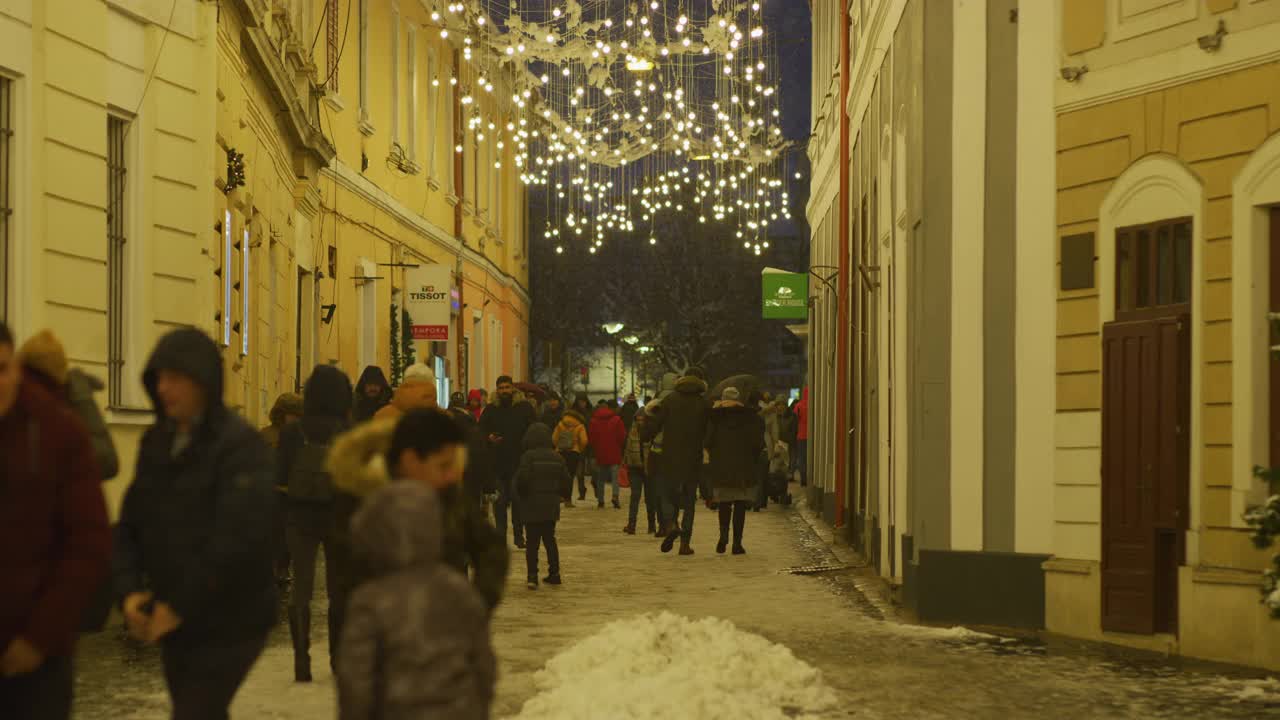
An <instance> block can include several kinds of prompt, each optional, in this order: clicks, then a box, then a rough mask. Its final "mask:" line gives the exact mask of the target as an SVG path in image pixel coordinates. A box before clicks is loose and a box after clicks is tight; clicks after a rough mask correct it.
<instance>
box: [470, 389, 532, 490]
mask: <svg viewBox="0 0 1280 720" xmlns="http://www.w3.org/2000/svg"><path fill="white" fill-rule="evenodd" d="M493 398H494V399H493V401H492V402H490V403H489V406H488V407H487V408H485V411H484V415H481V416H480V431H481V432H482V433H483V434H484V436H485V437H486V438H488V437H489V436H490V435H496V436H497V437H498V439H497V440H496V441H494V442H492V443H491V445H490V446H491V447H492V448H493V457H494V465H495V469H496V470H497V473H498V482H499V483H500V484H501V483H509V482H510V481H511V476H512V475H514V474H515V472H516V468H517V467H519V465H520V456H521V455H522V454H523V451H522V450H521V449H520V444H521V443H522V442H523V441H524V434H525V432H527V431H528V430H529V426H530V425H532V424H533V406H532V405H530V404H529V401H528V400H525V399H524V397H523V396H522V395H520V394H519V393H517V394H516V396H515V397H514V398H512V401H511V404H510V405H504V404H503V403H502V401H501V400H499V399H498V394H497V393H494V395H493Z"/></svg>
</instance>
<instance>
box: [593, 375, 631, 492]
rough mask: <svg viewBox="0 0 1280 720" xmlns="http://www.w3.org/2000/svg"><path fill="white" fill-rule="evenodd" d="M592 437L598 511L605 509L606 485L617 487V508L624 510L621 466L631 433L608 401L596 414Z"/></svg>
mask: <svg viewBox="0 0 1280 720" xmlns="http://www.w3.org/2000/svg"><path fill="white" fill-rule="evenodd" d="M589 434H590V436H591V449H592V452H593V453H595V460H596V471H595V472H594V473H593V474H592V475H591V479H592V480H593V481H594V483H595V487H596V507H604V486H605V483H613V507H614V508H617V509H621V508H622V502H621V499H620V498H621V495H620V493H621V489H620V488H619V487H618V466H619V465H621V464H622V449H623V446H624V445H625V444H626V442H627V429H626V427H624V426H623V424H622V418H620V417H618V414H617V413H615V412H614V411H613V407H611V405H610V403H609V401H608V400H601V401H600V404H599V405H598V406H597V407H596V412H595V414H594V415H592V416H591V430H590V432H589Z"/></svg>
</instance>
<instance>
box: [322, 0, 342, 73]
mask: <svg viewBox="0 0 1280 720" xmlns="http://www.w3.org/2000/svg"><path fill="white" fill-rule="evenodd" d="M338 22H339V21H338V0H328V9H327V10H326V11H325V61H326V63H325V67H326V68H328V70H329V92H331V93H333V94H334V95H337V94H338Z"/></svg>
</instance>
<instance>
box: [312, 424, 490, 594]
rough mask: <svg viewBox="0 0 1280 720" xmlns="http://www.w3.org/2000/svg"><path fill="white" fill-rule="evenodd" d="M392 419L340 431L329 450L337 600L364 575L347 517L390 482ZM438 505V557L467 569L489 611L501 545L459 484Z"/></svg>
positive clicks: (484, 517) (451, 564) (363, 567)
mask: <svg viewBox="0 0 1280 720" xmlns="http://www.w3.org/2000/svg"><path fill="white" fill-rule="evenodd" d="M394 430H395V423H394V422H390V421H374V422H370V423H365V424H363V425H358V426H356V427H355V428H353V429H351V430H350V431H348V432H345V433H343V434H342V435H340V436H339V437H338V439H337V440H336V441H335V442H334V444H333V447H332V448H331V449H330V450H329V462H328V465H327V467H328V469H329V472H330V473H331V474H332V476H333V486H334V490H335V495H334V522H335V532H334V536H335V541H334V544H335V546H336V551H335V553H334V554H335V556H337V557H338V558H339V562H340V564H341V568H340V571H339V575H340V584H341V586H342V587H340V588H339V590H338V593H337V594H338V596H339V599H340V600H341V599H344V598H346V597H347V596H348V595H349V594H350V592H351V591H352V590H354V589H355V588H356V587H357V586H359V585H360V583H361V582H363V580H364V579H365V578H366V577H368V574H369V569H368V567H367V565H366V564H365V563H364V562H363V561H362V560H361V559H360V558H359V557H356V556H354V555H353V553H352V548H351V536H350V527H351V518H352V517H354V516H355V513H356V510H357V509H359V507H360V503H361V502H362V501H363V500H364V499H365V498H366V497H368V496H370V495H372V494H373V493H375V492H377V491H378V490H380V489H382V488H383V487H385V486H386V485H387V484H389V483H390V482H391V479H390V477H389V475H388V473H387V465H386V459H385V455H386V452H387V448H388V447H389V446H390V445H391V434H392V432H393V431H394ZM437 495H438V497H439V500H440V503H441V505H442V507H443V508H444V526H445V529H444V561H445V563H446V564H448V565H449V566H451V567H453V568H454V569H456V570H458V571H464V570H465V569H466V568H468V567H469V568H471V569H472V570H473V571H474V578H473V582H474V583H475V586H476V590H478V591H479V592H480V595H481V597H483V598H484V600H485V604H486V605H487V606H488V607H489V609H491V610H492V609H493V608H494V607H496V606H497V604H498V602H499V601H500V600H501V599H502V591H503V588H504V586H505V585H506V582H507V565H508V563H509V558H508V556H507V545H506V542H505V541H504V540H503V537H502V535H500V534H499V533H498V531H497V530H495V529H494V527H493V525H492V524H491V523H490V522H489V519H488V518H487V517H486V516H485V514H484V512H483V510H482V509H481V507H480V505H479V504H478V503H474V502H471V501H470V500H469V499H468V498H467V496H466V493H465V492H464V490H463V489H462V488H460V487H456V486H455V487H453V488H449V489H448V490H445V491H441V492H439V493H437Z"/></svg>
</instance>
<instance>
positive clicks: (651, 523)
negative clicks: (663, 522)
mask: <svg viewBox="0 0 1280 720" xmlns="http://www.w3.org/2000/svg"><path fill="white" fill-rule="evenodd" d="M657 532H658V531H657V530H656V529H655V528H654V524H653V520H650V521H649V532H647V533H645V534H646V535H653V534H655V533H657Z"/></svg>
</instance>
